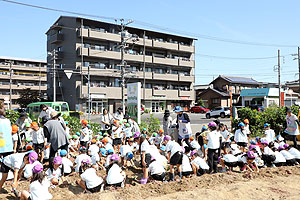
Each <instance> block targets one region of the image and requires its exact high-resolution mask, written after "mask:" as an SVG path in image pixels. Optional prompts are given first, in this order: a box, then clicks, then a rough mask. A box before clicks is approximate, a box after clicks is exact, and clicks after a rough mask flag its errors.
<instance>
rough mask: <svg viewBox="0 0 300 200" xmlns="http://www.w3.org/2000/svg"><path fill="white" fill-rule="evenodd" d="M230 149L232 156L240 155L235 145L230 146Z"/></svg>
mask: <svg viewBox="0 0 300 200" xmlns="http://www.w3.org/2000/svg"><path fill="white" fill-rule="evenodd" d="M230 147H231V152H232V154H233V155H236V154H239V153H241V150H240V149H239V148H238V146H237V144H231V145H230Z"/></svg>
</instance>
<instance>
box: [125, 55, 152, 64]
mask: <svg viewBox="0 0 300 200" xmlns="http://www.w3.org/2000/svg"><path fill="white" fill-rule="evenodd" d="M124 59H125V60H127V61H133V62H144V55H133V54H125V55H124ZM145 62H146V63H152V56H145Z"/></svg>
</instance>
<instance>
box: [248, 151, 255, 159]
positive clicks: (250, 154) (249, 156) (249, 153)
mask: <svg viewBox="0 0 300 200" xmlns="http://www.w3.org/2000/svg"><path fill="white" fill-rule="evenodd" d="M247 156H248V158H255V154H254V152H253V151H248V152H247Z"/></svg>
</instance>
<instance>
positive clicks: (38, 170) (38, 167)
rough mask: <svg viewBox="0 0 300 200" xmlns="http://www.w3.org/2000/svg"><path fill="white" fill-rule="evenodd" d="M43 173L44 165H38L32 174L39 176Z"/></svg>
mask: <svg viewBox="0 0 300 200" xmlns="http://www.w3.org/2000/svg"><path fill="white" fill-rule="evenodd" d="M41 171H43V165H41V164H37V165H35V166H34V167H33V168H32V173H34V174H37V173H40V172H41Z"/></svg>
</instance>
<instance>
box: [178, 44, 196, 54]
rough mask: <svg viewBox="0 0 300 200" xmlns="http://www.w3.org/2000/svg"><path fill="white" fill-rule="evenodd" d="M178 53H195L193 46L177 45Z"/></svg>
mask: <svg viewBox="0 0 300 200" xmlns="http://www.w3.org/2000/svg"><path fill="white" fill-rule="evenodd" d="M179 51H186V52H190V53H194V52H195V46H189V45H182V44H179Z"/></svg>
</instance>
